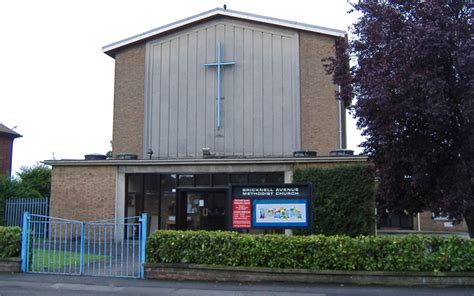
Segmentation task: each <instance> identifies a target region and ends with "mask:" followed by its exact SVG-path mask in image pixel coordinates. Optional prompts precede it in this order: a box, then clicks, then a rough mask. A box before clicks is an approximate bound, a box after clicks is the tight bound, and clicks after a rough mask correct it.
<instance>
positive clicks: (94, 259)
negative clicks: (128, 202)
mask: <svg viewBox="0 0 474 296" xmlns="http://www.w3.org/2000/svg"><path fill="white" fill-rule="evenodd" d="M45 218H47V219H45ZM146 220H147V216H146V214H143V215H142V216H136V217H127V218H122V219H113V220H101V221H90V222H83V221H77V220H69V219H62V218H56V217H45V216H42V215H34V214H29V213H25V214H24V216H23V225H24V226H23V237H22V255H21V256H22V271H24V272H33V273H50V274H51V273H53V274H70V275H91V276H113V277H134V278H142V277H143V264H144V263H145V244H146V231H147V230H146V226H147V224H146Z"/></svg>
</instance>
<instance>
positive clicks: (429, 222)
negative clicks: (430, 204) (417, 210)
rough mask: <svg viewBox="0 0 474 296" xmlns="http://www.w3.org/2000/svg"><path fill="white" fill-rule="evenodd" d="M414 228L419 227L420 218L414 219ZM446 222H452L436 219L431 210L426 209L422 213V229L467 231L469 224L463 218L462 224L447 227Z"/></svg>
mask: <svg viewBox="0 0 474 296" xmlns="http://www.w3.org/2000/svg"><path fill="white" fill-rule="evenodd" d="M414 220H415V221H414V222H415V223H414V229H415V230H417V229H418V221H417V220H418V219H417V217H415V219H414ZM445 223H447V224H450V222H449V221H436V220H433V219H432V218H431V212H429V211H425V212H422V213H421V214H420V225H421V231H442V232H466V231H467V225H466V222H465V221H464V220H463V221H462V222H461V223H460V224H456V225H453V226H452V227H449V226H448V227H446V226H445Z"/></svg>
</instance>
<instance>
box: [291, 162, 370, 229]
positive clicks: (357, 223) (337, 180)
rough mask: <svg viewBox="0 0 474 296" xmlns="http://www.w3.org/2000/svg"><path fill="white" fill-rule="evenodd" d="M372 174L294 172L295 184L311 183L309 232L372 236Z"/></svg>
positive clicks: (353, 169)
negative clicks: (311, 197)
mask: <svg viewBox="0 0 474 296" xmlns="http://www.w3.org/2000/svg"><path fill="white" fill-rule="evenodd" d="M374 178H375V172H374V169H373V167H372V166H368V165H350V166H339V167H336V168H330V169H321V168H310V169H305V170H297V171H296V172H295V174H294V176H293V182H294V183H308V182H310V183H313V185H314V191H315V192H314V197H315V198H314V200H313V207H314V208H313V213H314V223H313V228H312V229H311V230H310V231H303V232H298V233H304V234H310V233H311V234H325V235H339V234H342V235H349V236H357V235H368V234H374V232H375V221H376V219H375V213H374V211H375V182H374Z"/></svg>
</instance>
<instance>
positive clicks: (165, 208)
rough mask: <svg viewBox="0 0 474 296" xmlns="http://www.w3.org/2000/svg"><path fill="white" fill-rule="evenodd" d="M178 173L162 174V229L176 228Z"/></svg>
mask: <svg viewBox="0 0 474 296" xmlns="http://www.w3.org/2000/svg"><path fill="white" fill-rule="evenodd" d="M175 187H176V175H169V174H162V175H161V190H160V194H161V215H160V228H161V229H176V192H175V191H176V190H175Z"/></svg>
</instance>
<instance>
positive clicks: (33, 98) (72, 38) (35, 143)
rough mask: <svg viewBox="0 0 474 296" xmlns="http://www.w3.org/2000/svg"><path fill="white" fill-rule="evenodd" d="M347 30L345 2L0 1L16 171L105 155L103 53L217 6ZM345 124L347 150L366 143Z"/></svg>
mask: <svg viewBox="0 0 474 296" xmlns="http://www.w3.org/2000/svg"><path fill="white" fill-rule="evenodd" d="M224 4H227V8H228V9H231V10H237V11H242V12H248V13H253V14H259V15H264V16H270V17H276V18H281V19H286V20H291V21H297V22H302V23H308V24H313V25H319V26H324V27H330V28H335V29H340V30H347V28H348V27H349V25H350V24H351V23H353V22H354V20H355V16H354V15H353V14H347V11H348V10H349V9H350V6H349V4H348V3H347V2H346V0H304V1H303V0H292V1H280V0H273V1H267V0H220V1H216V0H173V1H169V0H166V1H163V0H154V1H151V0H134V1H123V0H80V1H77V0H68V1H65V0H61V1H59V0H57V1H56V0H42V1H37V0H15V1H1V2H0V36H1V37H0V38H1V46H0V123H3V124H4V125H6V126H7V127H9V128H13V127H16V128H15V131H16V132H18V133H20V134H21V135H23V137H22V138H18V139H16V140H15V142H14V146H13V167H12V171H13V172H17V171H18V170H19V169H20V167H22V166H32V165H34V164H36V163H38V162H41V161H43V160H47V159H83V157H84V155H85V154H90V153H101V154H105V153H106V152H107V151H109V150H111V144H110V141H111V140H112V118H113V95H114V92H113V91H114V89H113V88H114V59H113V58H111V57H109V56H107V55H105V54H104V53H103V52H102V47H103V46H105V45H108V44H110V43H113V42H115V41H118V40H122V39H124V38H127V37H130V36H133V35H136V34H139V33H142V32H145V31H148V30H151V29H154V28H156V27H160V26H163V25H166V24H168V23H171V22H174V21H177V20H180V19H183V18H186V17H189V16H193V15H196V14H198V13H201V12H204V11H207V10H210V9H213V8H216V7H222V6H223V5H224ZM347 119H348V126H347V132H348V148H349V149H352V150H355V153H360V152H361V148H359V147H358V145H359V143H360V142H361V141H362V140H363V138H362V137H361V136H360V131H359V130H357V129H356V128H355V120H354V119H352V118H351V116H350V115H348V116H347Z"/></svg>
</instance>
